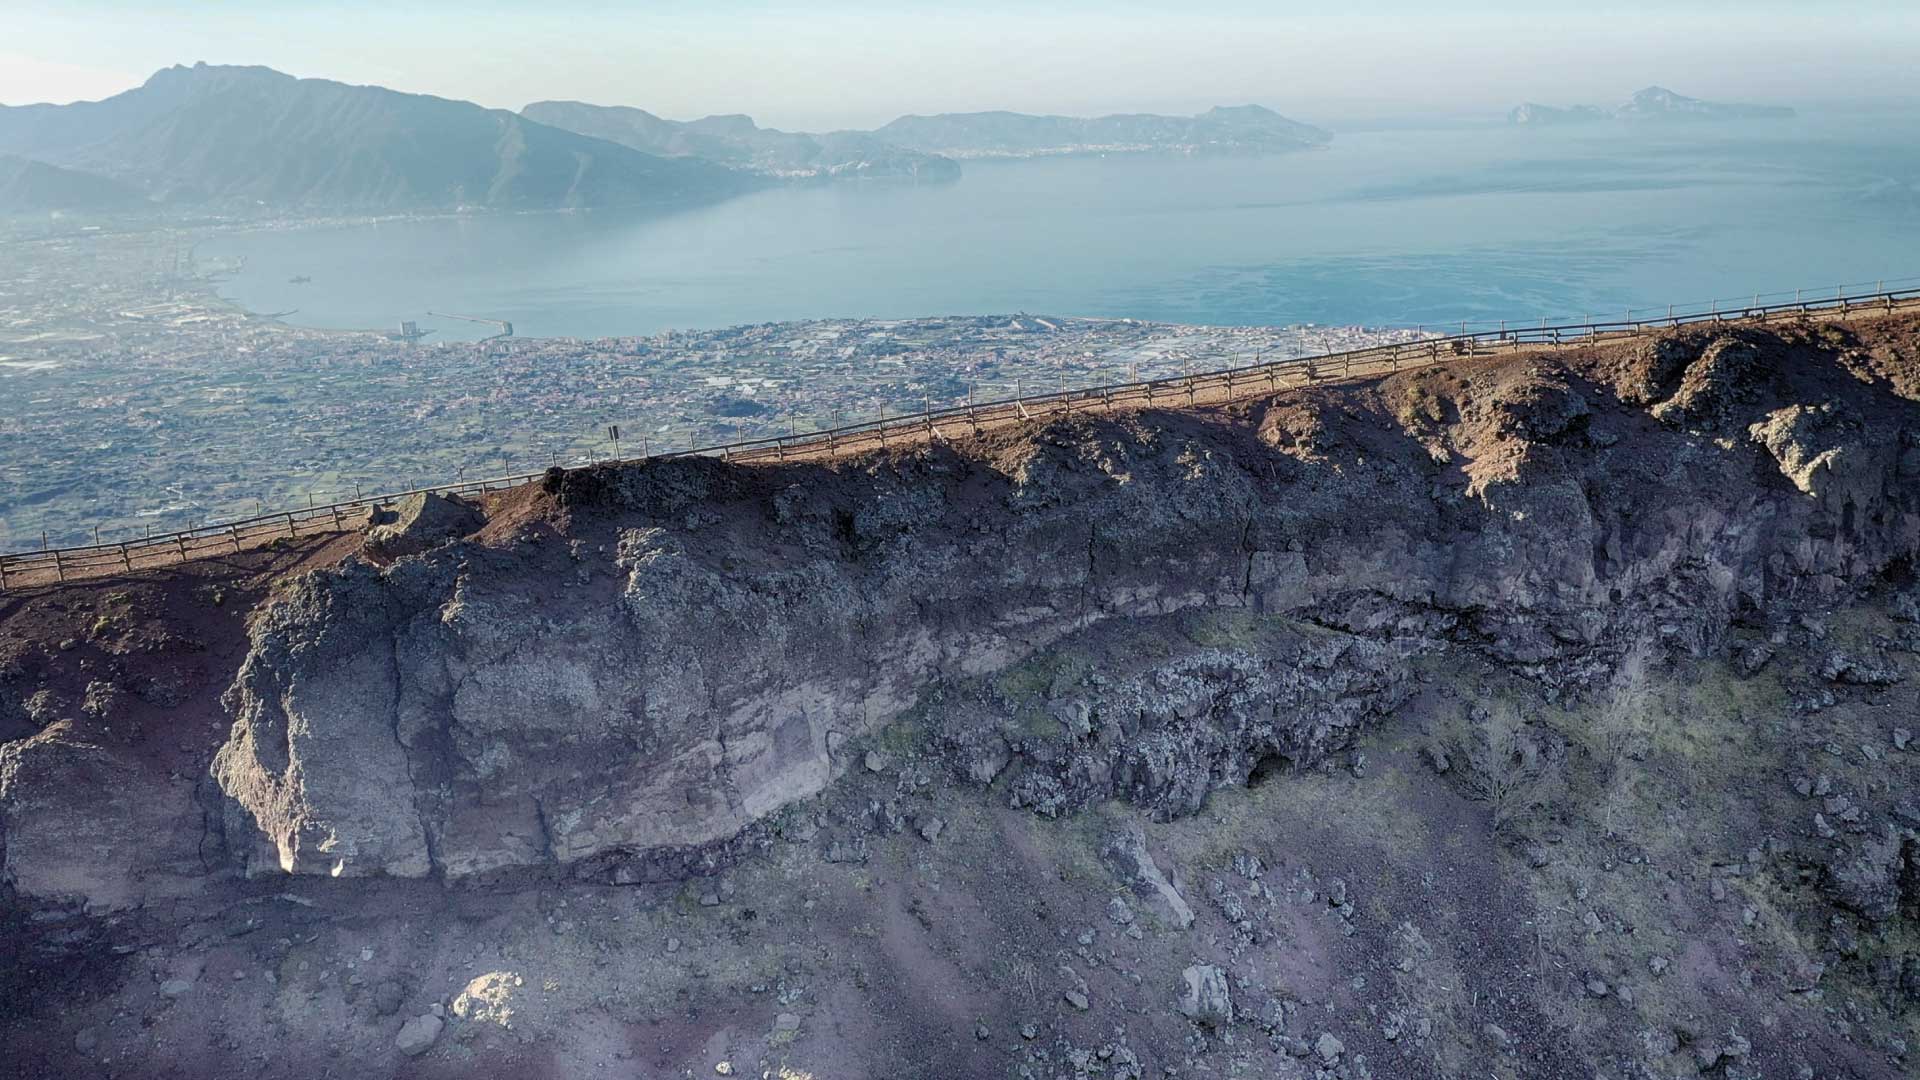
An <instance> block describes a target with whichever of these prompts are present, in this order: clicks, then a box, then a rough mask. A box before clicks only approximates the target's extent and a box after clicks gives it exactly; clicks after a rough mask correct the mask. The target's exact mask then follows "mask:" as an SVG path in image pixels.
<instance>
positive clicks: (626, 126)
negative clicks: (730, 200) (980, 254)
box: [520, 101, 960, 180]
mask: <svg viewBox="0 0 1920 1080" xmlns="http://www.w3.org/2000/svg"><path fill="white" fill-rule="evenodd" d="M520 115H522V116H524V117H526V118H528V119H529V120H534V121H536V122H538V123H542V124H547V125H550V126H552V127H557V128H561V129H563V130H566V131H572V132H576V133H578V134H581V135H587V136H591V137H593V138H596V139H605V140H606V141H608V142H613V143H619V144H620V145H622V146H627V147H631V148H633V149H635V150H642V151H645V152H647V153H650V154H659V155H661V156H663V157H671V158H701V159H705V160H708V161H714V162H719V163H721V164H724V165H728V166H731V167H733V168H738V169H745V170H748V171H750V172H755V173H759V174H761V175H765V176H772V177H779V178H782V179H848V178H858V179H880V178H910V179H914V180H951V179H954V178H956V177H958V176H959V175H960V167H959V166H958V165H956V164H954V162H953V161H952V159H950V158H945V157H941V156H939V155H937V154H926V153H921V152H919V151H916V150H909V149H906V148H904V147H900V146H895V145H893V144H891V143H888V142H885V141H883V140H881V139H879V138H876V137H875V136H874V135H872V134H870V133H868V132H864V131H835V132H829V133H826V134H822V135H810V134H807V133H804V132H788V131H776V130H774V129H772V128H763V127H760V126H759V125H757V124H755V123H754V122H753V119H752V118H751V117H748V116H740V115H729V116H708V117H704V118H702V119H699V120H688V121H679V120H666V119H662V118H661V117H658V116H655V115H654V114H652V113H650V112H647V111H646V110H645V109H636V108H632V107H630V106H625V105H589V104H587V103H585V102H579V101H537V102H534V103H533V104H531V105H529V106H527V107H526V108H524V109H522V110H520Z"/></svg>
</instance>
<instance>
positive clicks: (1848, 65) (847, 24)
mask: <svg viewBox="0 0 1920 1080" xmlns="http://www.w3.org/2000/svg"><path fill="white" fill-rule="evenodd" d="M1329 12H1333V13H1332V14H1329ZM0 31H4V32H3V33H0V103H6V104H21V103H25V102H30V101H72V100H76V99H91V98H99V97H104V96H106V95H109V94H113V93H116V92H118V91H121V90H125V89H128V88H129V87H132V86H135V85H138V84H139V83H140V82H143V81H144V80H145V79H146V78H147V76H149V75H151V74H152V73H153V72H154V71H155V70H156V69H158V68H161V67H165V66H167V65H169V64H174V63H183V62H185V63H191V62H193V61H195V60H206V61H208V62H209V63H249V64H266V65H269V66H271V67H275V68H279V69H281V70H283V71H287V72H290V73H292V74H296V75H305V76H319V77H326V78H333V79H340V80H343V81H347V82H367V83H378V84H381V85H385V86H391V87H394V88H395V89H400V90H410V91H418V92H424V93H433V94H441V95H444V96H447V97H458V98H467V99H470V100H474V101H478V102H480V103H482V104H485V105H492V106H499V107H505V108H515V109H517V108H519V107H520V106H522V105H524V104H526V103H527V102H529V101H534V100H538V99H541V98H578V99H582V100H587V101H595V102H601V103H607V104H625V105H637V106H640V107H642V108H646V109H650V110H652V111H654V112H657V113H660V114H662V115H664V116H669V117H674V118H682V119H684V118H691V117H696V116H701V115H706V114H708V113H715V112H748V113H751V114H753V115H754V117H755V118H756V119H758V120H760V121H761V122H762V123H764V124H772V125H775V126H783V127H792V128H823V127H834V126H869V125H873V124H877V123H881V122H884V121H885V120H888V119H891V118H892V117H894V116H896V115H898V114H900V113H903V112H940V111H959V110H972V109H986V108H1010V109H1019V110H1022V111H1029V112H1043V111H1050V112H1067V113H1093V112H1113V111H1126V110H1157V111H1180V112H1188V111H1195V110H1198V109H1201V108H1205V107H1207V106H1209V105H1213V104H1221V103H1239V102H1248V101H1252V102H1259V103H1262V104H1266V105H1270V106H1272V107H1274V108H1277V109H1279V110H1281V111H1283V112H1286V113H1289V114H1291V115H1293V116H1296V117H1297V118H1300V119H1304V120H1319V121H1323V122H1329V123H1339V122H1342V121H1346V122H1364V121H1365V120H1367V119H1370V118H1381V117H1395V116H1403V115H1409V114H1413V113H1418V112H1433V111H1440V112H1453V113H1466V112H1477V111H1487V110H1493V111H1498V110H1503V109H1505V108H1506V107H1507V106H1509V105H1511V104H1514V103H1515V102H1518V101H1521V100H1526V99H1532V100H1539V101H1546V102H1593V103H1599V104H1611V103H1614V102H1617V101H1619V100H1621V99H1623V98H1624V97H1625V96H1626V95H1627V94H1628V93H1630V92H1631V91H1633V90H1635V89H1638V88H1640V87H1641V86H1645V85H1647V84H1650V83H1660V84H1663V85H1666V86H1669V87H1671V88H1673V89H1675V90H1679V91H1681V92H1682V93H1690V94H1693V95H1695V96H1699V97H1709V98H1717V99H1722V100H1752V101H1780V102H1793V103H1802V104H1805V103H1818V102H1822V101H1842V100H1858V99H1873V100H1889V99H1902V98H1915V97H1920V63H1916V62H1915V58H1916V57H1920V0H1831V2H1819V0H1799V2H1784V0H1658V2H1656V0H1625V2H1593V0H1587V2H1580V3H1571V2H1565V0H1524V2H1523V0H1511V2H1510V0H1451V2H1447V0H1431V2H1422V3H1415V2H1378V3H1370V2H1367V0H1348V2H1321V3H1297V2H1289V0H1266V2H1257V3H1256V2H1248V0H1189V2H1185V3H1173V2H1169V0H1160V2H1158V3H1151V4H1149V3H1139V2H1134V0H1105V2H1102V3H1087V2H1079V0H1070V2H1066V3H1052V4H1046V3H1014V2H1008V0H989V2H983V3H967V4H930V3H920V2H916V0H889V2H880V0H814V2H811V3H781V2H766V0H704V2H651V3H624V4H622V3H611V2H604V0H602V2H596V0H545V2H540V3H506V2H502V0H381V2H362V0H335V2H324V0H319V2H303V3H293V2H287V0H246V2H227V0H195V2H191V3H183V2H178V0H144V2H140V3H132V2H126V0H0Z"/></svg>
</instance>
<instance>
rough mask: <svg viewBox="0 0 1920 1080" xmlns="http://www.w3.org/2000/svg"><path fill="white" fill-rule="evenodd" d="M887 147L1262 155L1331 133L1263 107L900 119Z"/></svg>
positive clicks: (958, 153)
mask: <svg viewBox="0 0 1920 1080" xmlns="http://www.w3.org/2000/svg"><path fill="white" fill-rule="evenodd" d="M874 134H875V135H876V136H878V137H879V138H881V139H884V140H886V141H887V142H890V143H894V144H897V145H900V146H904V147H907V148H908V149H911V150H919V151H922V152H924V153H929V154H940V155H942V156H945V157H952V158H961V159H965V158H1020V157H1050V156H1058V155H1066V154H1100V153H1107V154H1137V153H1176V154H1265V153H1279V152H1286V151H1292V150H1305V149H1310V148H1312V147H1316V146H1322V145H1325V144H1326V143H1327V142H1329V141H1330V140H1331V139H1332V138H1333V136H1332V134H1331V133H1329V132H1327V131H1325V130H1323V129H1321V128H1317V127H1314V126H1313V125H1311V124H1303V123H1300V122H1299V121H1296V120H1289V119H1287V118H1286V117H1284V116H1281V115H1280V114H1279V113H1277V112H1274V111H1273V110H1272V109H1268V108H1265V107H1263V106H1259V105H1240V106H1220V107H1216V108H1213V109H1210V110H1208V111H1207V112H1204V113H1201V114H1200V115H1198V116H1160V115H1156V114H1153V113H1120V114H1115V115H1112V116H1097V117H1075V116H1032V115H1028V114H1026V113H1014V112H975V113H944V114H941V115H937V116H903V117H901V118H899V119H898V120H895V121H893V122H892V123H889V124H887V125H885V126H884V127H881V128H879V129H877V130H876V131H875V132H874Z"/></svg>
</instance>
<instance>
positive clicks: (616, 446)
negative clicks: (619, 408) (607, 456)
mask: <svg viewBox="0 0 1920 1080" xmlns="http://www.w3.org/2000/svg"><path fill="white" fill-rule="evenodd" d="M607 438H609V439H611V440H613V460H615V461H619V460H620V425H619V424H608V425H607Z"/></svg>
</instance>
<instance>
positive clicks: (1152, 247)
mask: <svg viewBox="0 0 1920 1080" xmlns="http://www.w3.org/2000/svg"><path fill="white" fill-rule="evenodd" d="M201 251H202V253H203V254H206V255H210V256H214V257H217V258H227V259H236V258H243V259H244V269H242V270H240V271H239V272H238V273H237V274H235V275H234V276H232V277H231V278H230V279H228V280H226V281H225V282H224V283H223V284H222V286H221V288H222V292H223V295H225V296H226V297H228V298H229V299H231V300H233V301H236V302H238V303H240V304H242V305H244V306H246V307H247V308H249V309H251V310H254V311H260V312H282V311H291V312H292V314H289V315H286V316H284V318H285V319H286V321H288V322H291V323H294V324H298V325H303V326H313V327H324V328H333V329H393V328H395V327H397V326H398V324H399V323H400V322H402V321H407V320H410V321H414V322H417V323H418V324H419V325H420V326H421V327H422V328H426V329H430V330H431V331H433V333H434V337H433V338H432V339H430V340H447V339H471V338H478V337H484V336H487V335H490V334H493V333H496V332H497V331H498V327H497V326H496V325H495V324H494V323H493V322H478V321H463V320H461V319H456V318H452V317H450V316H453V315H464V316H467V317H468V318H470V319H476V320H502V321H510V322H511V323H512V324H513V327H514V332H515V333H516V334H519V335H523V336H529V335H530V336H551V337H618V336H630V335H650V334H655V333H659V332H661V331H664V330H670V329H678V328H686V329H705V328H715V327H722V326H732V325H739V324H748V323H764V322H774V321H787V320H797V319H811V318H841V317H857V318H910V317H917V316H927V315H955V314H997V313H1013V312H1028V313H1033V314H1041V315H1063V316H1071V315H1084V316H1105V317H1130V318H1137V319H1147V320H1157V321H1168V322H1182V323H1209V324H1230V325H1294V324H1300V323H1316V324H1323V325H1351V324H1361V325H1370V326H1400V325H1406V326H1414V325H1422V324H1425V325H1444V324H1448V323H1456V324H1457V323H1458V322H1459V321H1461V320H1470V321H1474V322H1491V321H1494V320H1514V321H1516V322H1530V321H1534V320H1538V319H1542V318H1548V319H1553V320H1555V321H1561V320H1566V321H1584V319H1585V318H1587V317H1598V316H1599V315H1611V314H1614V313H1619V312H1624V311H1626V310H1628V309H1634V308H1640V309H1644V308H1659V307H1661V306H1663V305H1666V304H1689V303H1695V302H1704V301H1707V300H1712V299H1721V298H1724V299H1727V300H1729V301H1733V300H1740V301H1743V302H1744V301H1745V300H1746V299H1747V298H1750V297H1751V296H1752V295H1753V294H1755V293H1775V294H1783V295H1791V294H1792V293H1793V292H1794V291H1795V290H1804V291H1805V293H1806V295H1810V296H1811V295H1820V294H1823V293H1824V294H1826V295H1831V294H1832V292H1833V290H1835V289H1838V288H1840V287H1842V286H1847V287H1856V286H1863V285H1864V286H1869V287H1870V286H1871V285H1873V284H1875V283H1877V282H1880V281H1888V282H1899V281H1907V283H1908V284H1913V285H1920V280H1909V279H1914V278H1916V276H1917V275H1920V119H1916V118H1915V116H1914V114H1913V113H1912V112H1911V111H1901V110H1891V109H1888V110H1859V109H1856V110H1817V109H1816V110H1805V111H1803V112H1802V113H1801V115H1799V116H1798V117H1796V118H1793V119H1790V120H1780V121H1744V122H1729V123H1700V124H1676V125H1660V126H1642V125H1621V124H1602V125H1595V126H1590V127H1578V128H1541V129H1531V128H1514V127H1509V126H1506V125H1504V124H1495V123H1481V124H1456V125H1449V126H1442V127H1434V128H1429V129H1424V130H1422V129H1399V130H1375V131H1352V132H1345V131H1342V132H1338V133H1337V134H1336V138H1335V140H1334V142H1333V144H1332V145H1331V146H1330V147H1329V148H1327V149H1325V150H1315V151H1306V152H1300V153H1292V154H1282V155H1276V156H1270V157H1253V158H1247V157H1160V156H1130V155H1114V156H1104V157H1101V156H1085V157H1059V158H1044V159H1036V160H1020V161H969V162H966V163H965V164H964V175H963V176H962V177H961V179H959V180H958V181H955V182H952V183H946V184H933V185H915V184H912V183H905V182H864V183H838V184H821V185H811V186H792V187H779V188H774V189H770V190H765V191H761V192H758V193H755V194H751V195H748V196H744V197H738V198H734V199H731V200H728V201H725V202H719V203H714V204H710V205H705V206H699V207H694V208H689V209H681V210H677V211H672V212H649V213H633V212H579V213H537V214H531V213H530V214H504V213H487V214H473V215H462V216H454V217H440V218H430V219H417V220H398V221H395V220H389V221H384V222H380V223H376V224H361V225H354V226H345V227H337V228H301V229H293V230H281V231H256V232H248V233H238V234H228V235H224V236H221V237H219V238H218V239H216V240H213V241H210V242H208V243H206V244H204V245H203V246H202V248H201ZM297 278H299V279H310V280H306V281H304V282H301V283H295V279H297Z"/></svg>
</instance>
